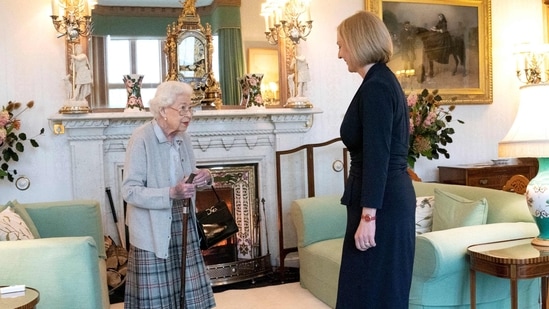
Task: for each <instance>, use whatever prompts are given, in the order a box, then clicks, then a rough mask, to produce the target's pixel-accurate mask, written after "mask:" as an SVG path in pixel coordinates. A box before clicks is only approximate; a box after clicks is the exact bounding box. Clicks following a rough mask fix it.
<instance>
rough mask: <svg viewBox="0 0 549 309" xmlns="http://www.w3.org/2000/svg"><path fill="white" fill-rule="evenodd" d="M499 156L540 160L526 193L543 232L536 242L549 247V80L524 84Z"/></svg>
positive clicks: (499, 150)
mask: <svg viewBox="0 0 549 309" xmlns="http://www.w3.org/2000/svg"><path fill="white" fill-rule="evenodd" d="M541 72H545V70H542V71H541ZM498 155H499V157H507V158H508V157H515V158H518V157H533V158H537V159H538V162H539V170H538V174H537V175H536V176H535V177H534V178H533V179H532V180H530V182H529V183H528V186H527V189H526V194H525V195H526V201H527V204H528V208H529V210H530V213H531V214H532V216H533V217H534V220H535V222H536V224H537V226H538V228H539V231H540V234H539V236H537V237H536V238H535V239H534V240H533V241H532V244H533V245H536V246H541V247H547V249H548V250H549V83H544V82H539V83H535V84H526V85H523V86H521V87H520V103H519V109H518V112H517V116H516V118H515V121H514V122H513V125H512V126H511V129H510V130H509V132H508V133H507V135H506V136H505V138H504V139H503V140H502V141H501V142H499V145H498Z"/></svg>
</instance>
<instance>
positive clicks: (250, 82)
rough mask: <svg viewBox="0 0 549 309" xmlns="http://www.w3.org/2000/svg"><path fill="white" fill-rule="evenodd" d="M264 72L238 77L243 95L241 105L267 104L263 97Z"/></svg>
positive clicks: (259, 105) (258, 105) (257, 105)
mask: <svg viewBox="0 0 549 309" xmlns="http://www.w3.org/2000/svg"><path fill="white" fill-rule="evenodd" d="M262 79H263V74H259V73H253V74H246V75H244V77H240V78H238V82H239V84H240V89H241V92H242V96H241V99H240V105H241V106H246V107H254V106H256V107H262V106H265V102H264V101H263V97H262V96H261V80H262Z"/></svg>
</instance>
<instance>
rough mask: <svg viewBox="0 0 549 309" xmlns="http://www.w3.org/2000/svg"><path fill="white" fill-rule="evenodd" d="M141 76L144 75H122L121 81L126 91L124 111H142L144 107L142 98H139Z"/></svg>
mask: <svg viewBox="0 0 549 309" xmlns="http://www.w3.org/2000/svg"><path fill="white" fill-rule="evenodd" d="M143 77H144V75H140V74H127V75H124V77H123V81H124V84H125V85H126V91H127V92H128V101H127V102H126V111H131V110H137V111H142V110H143V109H145V107H144V106H143V99H142V98H141V83H142V82H143Z"/></svg>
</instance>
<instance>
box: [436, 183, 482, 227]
mask: <svg viewBox="0 0 549 309" xmlns="http://www.w3.org/2000/svg"><path fill="white" fill-rule="evenodd" d="M435 203H436V205H435V208H434V210H433V231H440V230H446V229H451V228H456V227H462V226H470V225H480V224H485V223H486V218H487V216H488V201H486V199H485V198H481V199H479V200H476V201H472V200H469V199H466V198H464V197H461V196H459V195H456V194H452V193H449V192H446V191H442V190H439V189H435Z"/></svg>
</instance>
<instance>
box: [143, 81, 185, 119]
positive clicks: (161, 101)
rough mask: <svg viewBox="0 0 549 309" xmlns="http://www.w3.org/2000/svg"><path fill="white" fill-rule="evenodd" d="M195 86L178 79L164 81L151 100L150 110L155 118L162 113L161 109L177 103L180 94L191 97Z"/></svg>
mask: <svg viewBox="0 0 549 309" xmlns="http://www.w3.org/2000/svg"><path fill="white" fill-rule="evenodd" d="M192 94H193V88H192V87H191V86H190V85H189V84H186V83H182V82H178V81H167V82H163V83H161V84H160V85H158V87H157V88H156V93H155V94H154V98H152V99H151V100H150V101H149V107H150V111H151V113H152V115H153V117H154V118H157V117H158V116H159V115H160V110H161V109H162V108H164V107H168V106H170V105H172V104H174V103H175V100H176V98H177V97H178V96H180V95H186V96H189V97H191V96H192Z"/></svg>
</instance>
